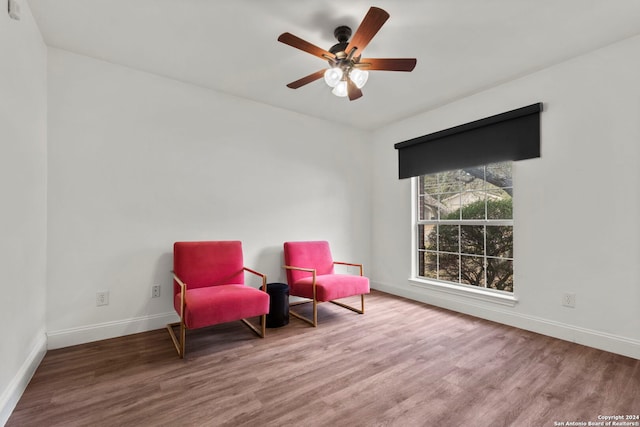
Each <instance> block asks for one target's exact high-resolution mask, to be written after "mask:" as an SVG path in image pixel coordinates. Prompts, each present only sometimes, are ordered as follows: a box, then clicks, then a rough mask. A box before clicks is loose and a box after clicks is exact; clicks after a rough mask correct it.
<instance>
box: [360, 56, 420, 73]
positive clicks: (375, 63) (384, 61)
mask: <svg viewBox="0 0 640 427" xmlns="http://www.w3.org/2000/svg"><path fill="white" fill-rule="evenodd" d="M416 62H417V61H416V59H415V58H362V59H361V60H360V62H358V64H357V65H356V66H357V67H358V68H361V69H363V70H367V71H369V70H381V71H413V69H414V68H415V66H416Z"/></svg>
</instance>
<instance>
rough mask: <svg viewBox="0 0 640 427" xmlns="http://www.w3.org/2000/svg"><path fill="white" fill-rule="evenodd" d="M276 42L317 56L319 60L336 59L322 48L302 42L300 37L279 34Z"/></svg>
mask: <svg viewBox="0 0 640 427" xmlns="http://www.w3.org/2000/svg"><path fill="white" fill-rule="evenodd" d="M278 41H279V42H281V43H284V44H288V45H289V46H291V47H295V48H296V49H300V50H302V51H304V52H307V53H310V54H311V55H314V56H317V57H318V58H321V59H329V58H335V57H336V56H335V55H334V54H333V53H331V52H329V51H326V50H324V49H322V48H319V47H318V46H316V45H314V44H311V43H309V42H308V41H306V40H302V39H301V38H300V37H298V36H294V35H293V34H291V33H282V34H280V37H278ZM327 57H329V58H327Z"/></svg>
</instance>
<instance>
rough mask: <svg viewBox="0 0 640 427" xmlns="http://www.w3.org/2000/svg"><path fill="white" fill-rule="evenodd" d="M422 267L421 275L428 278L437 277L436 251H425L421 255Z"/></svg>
mask: <svg viewBox="0 0 640 427" xmlns="http://www.w3.org/2000/svg"><path fill="white" fill-rule="evenodd" d="M421 261H422V268H421V270H420V271H421V274H420V275H421V276H423V277H427V278H429V279H437V278H438V254H437V253H436V252H430V251H426V252H423V253H422V256H421Z"/></svg>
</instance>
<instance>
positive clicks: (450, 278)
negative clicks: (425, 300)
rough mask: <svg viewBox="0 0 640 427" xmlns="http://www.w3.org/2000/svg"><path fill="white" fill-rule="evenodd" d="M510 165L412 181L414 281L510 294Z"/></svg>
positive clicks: (446, 173) (487, 166)
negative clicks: (415, 257) (413, 203)
mask: <svg viewBox="0 0 640 427" xmlns="http://www.w3.org/2000/svg"><path fill="white" fill-rule="evenodd" d="M511 163H512V162H503V163H492V164H489V165H486V166H477V167H468V168H463V169H456V170H451V171H446V172H440V173H435V174H431V175H422V176H419V177H418V178H417V179H418V185H417V186H416V187H417V192H416V193H417V194H416V202H417V203H416V206H417V212H416V221H415V232H416V233H417V239H416V240H417V245H416V256H417V263H416V266H417V272H416V275H417V276H418V278H420V279H427V280H436V281H439V282H446V283H454V284H458V285H463V286H475V287H480V288H486V289H492V290H497V291H504V292H513V209H512V206H513V204H512V201H513V184H512V178H511Z"/></svg>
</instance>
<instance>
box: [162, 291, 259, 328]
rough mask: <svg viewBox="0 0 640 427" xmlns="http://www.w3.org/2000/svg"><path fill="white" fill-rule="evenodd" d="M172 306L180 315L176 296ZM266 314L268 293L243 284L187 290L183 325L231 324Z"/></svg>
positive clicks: (178, 298)
mask: <svg viewBox="0 0 640 427" xmlns="http://www.w3.org/2000/svg"><path fill="white" fill-rule="evenodd" d="M174 305H175V307H176V310H177V311H178V313H179V312H180V294H176V295H175V299H174ZM268 312H269V294H267V293H266V292H263V291H261V290H259V289H255V288H252V287H250V286H245V285H222V286H210V287H203V288H195V289H187V292H186V295H185V323H186V326H187V328H189V329H195V328H202V327H204V326H209V325H216V324H218V323H225V322H231V321H234V320H240V319H245V318H248V317H254V316H261V315H263V314H266V313H268Z"/></svg>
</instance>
